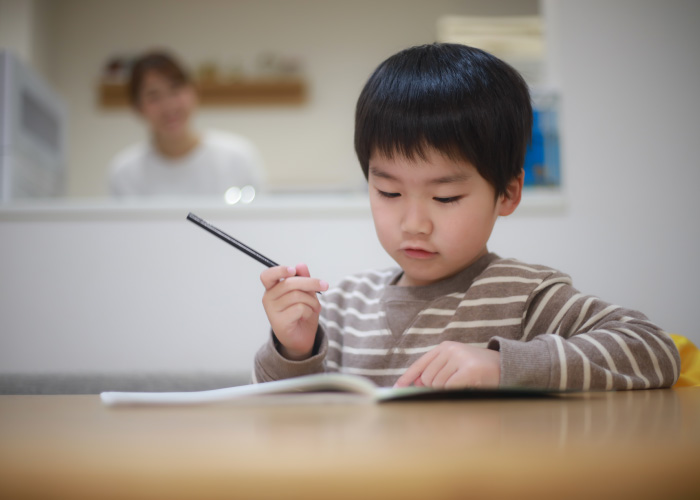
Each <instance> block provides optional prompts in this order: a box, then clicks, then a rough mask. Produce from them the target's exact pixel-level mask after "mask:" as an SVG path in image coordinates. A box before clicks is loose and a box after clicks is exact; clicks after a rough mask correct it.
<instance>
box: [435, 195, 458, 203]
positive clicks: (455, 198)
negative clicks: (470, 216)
mask: <svg viewBox="0 0 700 500" xmlns="http://www.w3.org/2000/svg"><path fill="white" fill-rule="evenodd" d="M433 199H434V200H435V201H437V202H438V203H455V202H457V201H459V200H461V199H462V197H461V196H450V197H449V198H433Z"/></svg>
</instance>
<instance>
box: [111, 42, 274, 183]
mask: <svg viewBox="0 0 700 500" xmlns="http://www.w3.org/2000/svg"><path fill="white" fill-rule="evenodd" d="M128 97H129V101H130V103H131V106H132V107H133V109H134V110H135V111H136V112H137V113H138V114H139V115H140V117H141V118H142V119H143V120H144V121H145V123H146V124H147V126H148V128H149V135H150V137H149V140H147V141H145V142H142V143H139V144H135V145H133V146H131V147H129V148H127V149H126V150H124V151H122V152H121V153H119V154H118V155H117V156H116V157H115V158H114V160H113V161H112V164H111V166H110V177H109V187H110V191H111V193H112V194H113V195H115V196H148V195H201V196H205V195H221V196H223V195H224V193H225V192H226V190H227V189H229V188H231V187H234V186H235V187H239V188H240V187H243V186H247V185H250V186H253V187H256V188H257V187H259V186H260V184H261V179H262V162H261V159H260V155H259V153H258V151H257V150H256V148H255V147H254V146H253V144H252V143H251V142H250V141H248V140H247V139H245V138H243V137H241V136H238V135H234V134H230V133H226V132H222V131H213V130H212V131H205V132H203V133H199V132H197V131H196V130H195V129H194V128H193V126H192V117H193V114H194V112H195V111H196V109H197V104H198V99H197V92H196V90H195V88H194V85H193V83H192V80H191V79H190V77H189V75H188V74H187V72H186V71H185V69H184V68H183V67H182V66H181V65H180V64H179V63H178V62H177V60H176V59H175V58H174V57H173V56H171V55H169V54H167V53H165V52H151V53H147V54H145V55H143V56H142V57H140V58H139V59H137V60H136V61H135V63H134V64H133V66H132V70H131V76H130V79H129V84H128Z"/></svg>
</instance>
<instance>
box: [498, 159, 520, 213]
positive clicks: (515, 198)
mask: <svg viewBox="0 0 700 500" xmlns="http://www.w3.org/2000/svg"><path fill="white" fill-rule="evenodd" d="M524 180H525V171H523V170H521V171H520V175H518V176H517V177H515V178H514V179H512V180H511V181H510V182H509V183H508V185H507V186H506V193H505V194H503V195H501V197H500V199H499V202H500V207H499V209H498V215H501V216H506V215H510V214H512V213H513V212H515V209H516V208H518V205H520V198H521V197H522V195H523V181H524Z"/></svg>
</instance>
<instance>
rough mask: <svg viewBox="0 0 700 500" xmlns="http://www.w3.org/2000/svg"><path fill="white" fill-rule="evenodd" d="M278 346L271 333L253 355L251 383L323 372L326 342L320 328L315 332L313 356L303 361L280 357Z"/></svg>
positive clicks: (326, 350)
mask: <svg viewBox="0 0 700 500" xmlns="http://www.w3.org/2000/svg"><path fill="white" fill-rule="evenodd" d="M278 344H279V342H278V340H277V339H276V338H275V334H274V333H273V332H272V331H271V332H270V338H269V339H268V340H267V342H265V343H264V344H263V345H262V347H261V348H260V349H259V350H258V352H257V353H256V355H255V365H254V368H253V383H259V382H270V381H272V380H281V379H285V378H292V377H300V376H302V375H311V374H313V373H322V372H323V371H324V365H325V359H326V353H327V352H328V340H327V338H326V335H325V333H324V332H323V329H322V328H321V327H319V329H318V330H317V332H316V340H315V341H314V350H313V355H312V356H311V357H310V358H308V359H305V360H303V361H292V360H290V359H287V358H285V357H284V356H282V355H281V354H280V352H279V350H278V347H277V346H278Z"/></svg>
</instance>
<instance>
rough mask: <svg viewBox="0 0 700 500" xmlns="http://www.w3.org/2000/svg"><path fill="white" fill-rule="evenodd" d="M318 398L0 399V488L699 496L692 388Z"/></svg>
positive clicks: (88, 494) (31, 492)
mask: <svg viewBox="0 0 700 500" xmlns="http://www.w3.org/2000/svg"><path fill="white" fill-rule="evenodd" d="M317 397H318V396H286V397H281V398H277V397H275V398H268V399H264V400H259V401H256V402H247V403H225V404H218V405H210V406H198V407H148V408H143V407H141V408H123V407H122V408H107V407H104V406H102V404H101V403H100V400H99V397H98V396H0V498H13V499H14V498H100V499H102V498H158V499H161V498H162V499H173V498H246V499H247V498H300V499H301V498H303V499H311V498H328V499H333V498H360V499H364V498H402V499H411V498H426V499H434V498H492V497H501V498H514V499H521V498H594V499H595V498H601V497H603V498H614V499H620V498H635V499H643V498H659V499H665V498H700V388H686V389H677V390H652V391H630V392H618V393H592V394H585V395H580V394H579V395H573V396H567V397H564V398H556V399H534V400H522V399H521V400H471V401H442V402H436V401H432V402H420V403H419V402H411V403H409V402H403V403H389V404H384V405H373V404H371V403H358V402H357V401H355V400H350V399H347V397H340V396H338V397H333V398H331V399H330V400H328V401H327V402H326V403H324V404H320V403H319V401H318V399H315V398H317Z"/></svg>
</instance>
